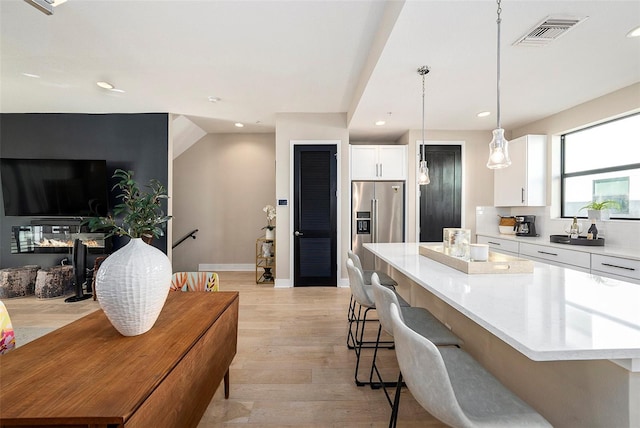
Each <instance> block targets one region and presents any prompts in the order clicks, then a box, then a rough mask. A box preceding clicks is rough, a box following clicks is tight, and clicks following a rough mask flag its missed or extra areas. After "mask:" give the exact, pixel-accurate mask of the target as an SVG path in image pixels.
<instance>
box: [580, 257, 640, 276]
mask: <svg viewBox="0 0 640 428" xmlns="http://www.w3.org/2000/svg"><path fill="white" fill-rule="evenodd" d="M591 271H592V272H593V273H594V274H598V275H605V276H611V275H615V276H616V277H621V279H633V280H635V281H634V282H638V281H640V260H632V259H625V258H622V257H612V256H604V255H602V254H591Z"/></svg>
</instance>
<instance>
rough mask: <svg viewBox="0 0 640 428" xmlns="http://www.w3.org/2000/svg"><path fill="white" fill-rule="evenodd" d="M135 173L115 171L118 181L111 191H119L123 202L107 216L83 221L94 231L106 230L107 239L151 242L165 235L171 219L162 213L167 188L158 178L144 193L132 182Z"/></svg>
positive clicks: (114, 175) (152, 181)
mask: <svg viewBox="0 0 640 428" xmlns="http://www.w3.org/2000/svg"><path fill="white" fill-rule="evenodd" d="M133 174H134V173H133V171H125V170H122V169H116V171H115V172H114V174H113V178H117V179H119V181H118V182H117V183H116V184H115V185H114V186H113V188H112V189H111V190H116V189H118V190H120V194H119V195H118V196H116V197H117V198H118V199H120V203H119V204H117V205H116V206H115V207H114V208H113V213H110V214H109V215H108V216H107V217H92V218H89V219H86V220H85V221H84V223H85V224H87V225H88V226H89V228H90V229H91V230H92V231H96V230H104V231H106V232H107V235H106V237H110V236H113V235H117V236H128V237H130V238H143V240H145V241H146V242H149V241H150V240H151V239H153V238H158V237H160V236H163V235H164V228H165V227H166V224H167V222H168V221H169V220H170V219H171V216H170V215H166V214H165V213H164V211H163V210H162V206H161V203H162V200H163V199H168V198H169V196H168V195H167V190H166V188H165V187H164V186H163V185H162V183H160V182H159V181H158V180H156V179H151V180H150V181H149V183H148V184H147V185H146V187H147V188H148V189H149V190H148V191H146V192H144V191H141V190H140V188H139V186H138V184H137V183H136V181H135V180H134V179H133Z"/></svg>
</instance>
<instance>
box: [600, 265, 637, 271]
mask: <svg viewBox="0 0 640 428" xmlns="http://www.w3.org/2000/svg"><path fill="white" fill-rule="evenodd" d="M602 266H609V267H613V268H618V269H626V270H631V271H633V270H635V269H634V268H630V267H626V266H618V265H612V264H611V263H602Z"/></svg>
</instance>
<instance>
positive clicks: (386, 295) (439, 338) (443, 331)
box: [369, 274, 462, 407]
mask: <svg viewBox="0 0 640 428" xmlns="http://www.w3.org/2000/svg"><path fill="white" fill-rule="evenodd" d="M371 288H372V290H373V296H374V299H375V302H376V310H377V312H378V318H379V319H380V327H379V328H378V337H377V339H376V343H379V341H380V333H382V330H384V331H385V332H386V333H387V334H389V335H390V336H391V337H393V324H392V323H391V312H390V308H391V304H392V303H393V304H395V305H396V306H398V307H400V318H401V319H402V320H403V321H404V322H405V324H406V325H407V326H408V327H409V328H411V329H412V330H413V331H415V332H416V333H418V334H419V335H420V336H423V337H426V338H427V339H429V340H430V341H431V342H432V343H434V344H435V345H436V346H461V345H462V340H460V338H459V337H458V336H456V335H455V334H453V333H452V332H451V331H450V330H449V329H448V328H447V327H446V326H445V325H444V324H442V323H441V322H440V321H439V320H438V319H437V318H436V317H434V316H433V315H432V314H431V312H429V311H428V310H427V309H425V308H418V307H401V306H400V305H399V303H398V299H397V297H396V294H395V293H394V292H393V291H391V290H390V289H389V288H387V287H383V286H382V285H380V282H379V281H378V276H377V274H374V275H373V276H372V277H371ZM377 355H378V347H377V346H376V349H375V352H374V353H373V361H372V363H371V373H370V375H369V383H370V384H371V387H372V388H373V387H376V386H380V387H382V389H383V391H384V394H385V396H386V397H387V401H388V402H389V405H391V406H392V407H393V403H392V401H391V397H390V395H389V392H388V391H387V386H392V385H396V382H395V381H394V382H385V381H384V380H383V379H382V376H381V375H380V371H379V370H378V366H377V365H376V359H377ZM374 373H375V374H376V376H377V377H378V380H377V381H376V382H374V380H373V375H374Z"/></svg>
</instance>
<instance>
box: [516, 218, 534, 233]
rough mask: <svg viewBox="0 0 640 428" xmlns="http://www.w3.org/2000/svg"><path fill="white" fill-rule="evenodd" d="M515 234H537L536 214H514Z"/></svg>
mask: <svg viewBox="0 0 640 428" xmlns="http://www.w3.org/2000/svg"><path fill="white" fill-rule="evenodd" d="M516 236H539V235H538V234H537V233H536V216H534V215H519V216H518V215H517V216H516Z"/></svg>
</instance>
